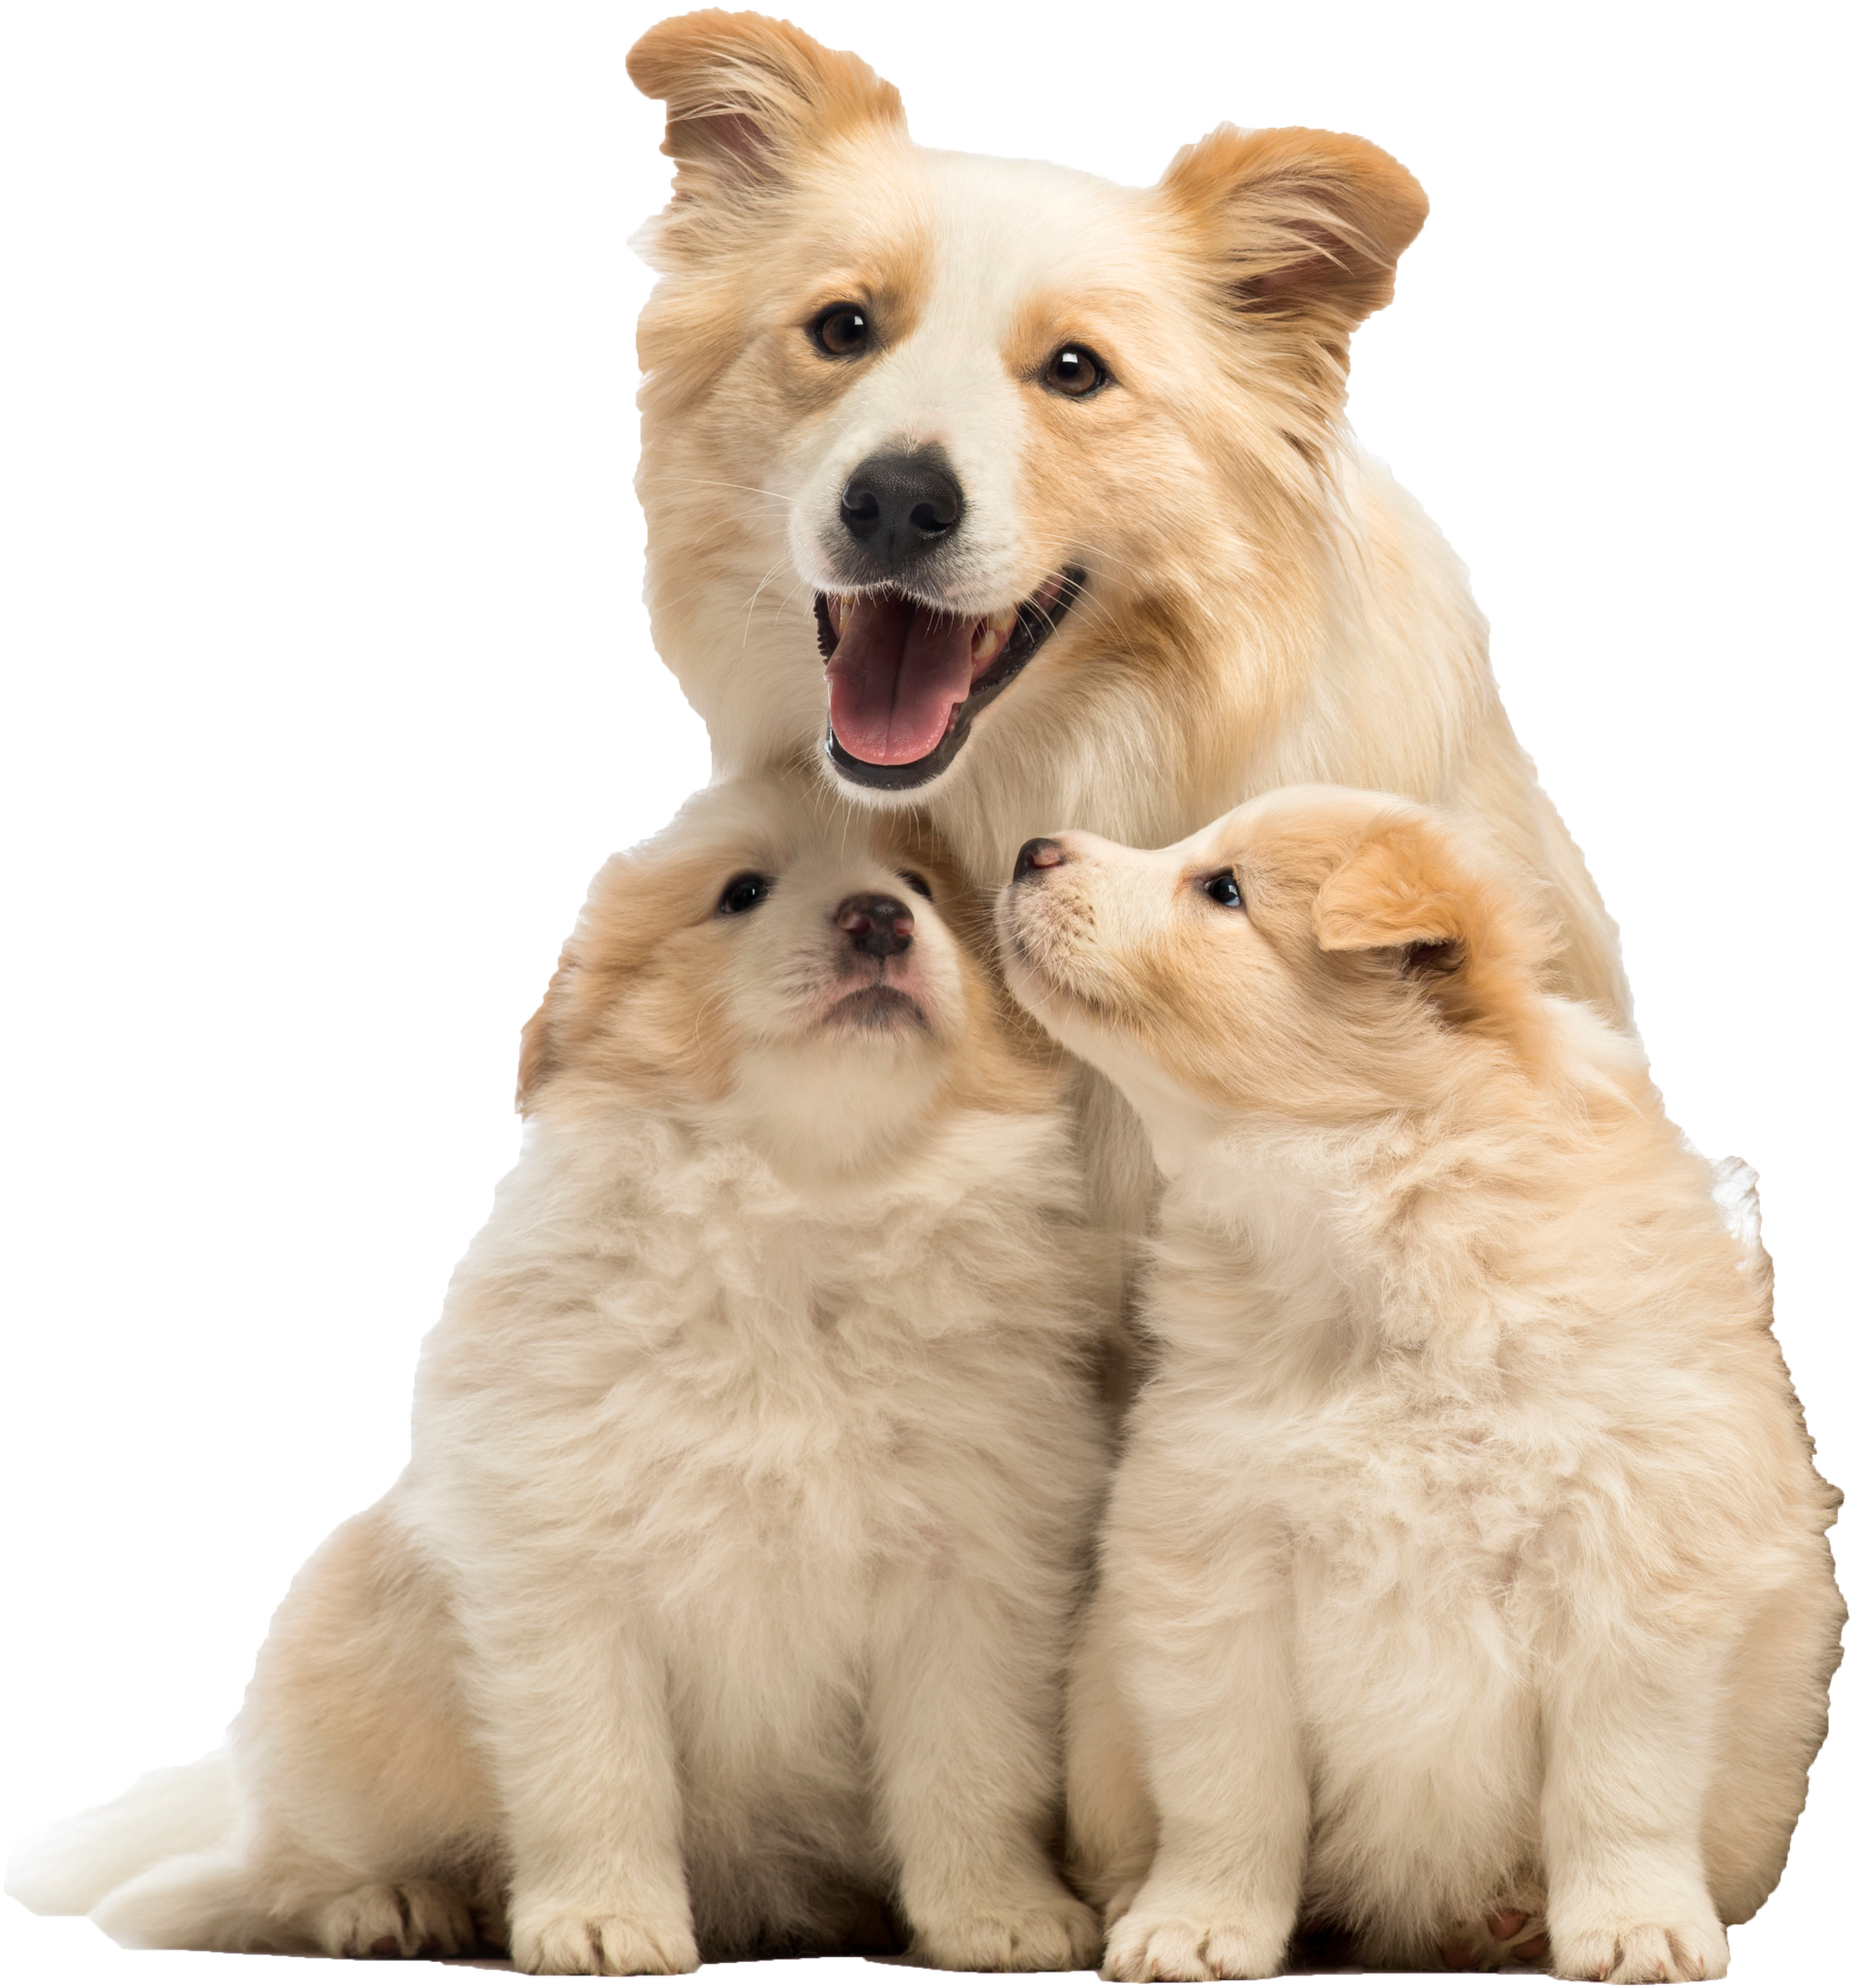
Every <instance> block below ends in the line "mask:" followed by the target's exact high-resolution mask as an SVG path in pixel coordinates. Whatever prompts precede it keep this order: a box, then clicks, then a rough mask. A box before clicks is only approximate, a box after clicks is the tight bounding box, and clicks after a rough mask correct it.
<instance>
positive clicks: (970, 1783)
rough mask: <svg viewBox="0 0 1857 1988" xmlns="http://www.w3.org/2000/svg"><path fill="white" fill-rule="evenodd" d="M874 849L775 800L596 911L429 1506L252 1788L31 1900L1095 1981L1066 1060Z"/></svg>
mask: <svg viewBox="0 0 1857 1988" xmlns="http://www.w3.org/2000/svg"><path fill="white" fill-rule="evenodd" d="M884 834H885V831H883V830H882V828H881V826H880V825H878V826H877V827H876V828H875V830H874V837H873V829H872V827H870V826H867V825H866V824H863V823H850V824H847V823H846V821H845V820H844V819H843V818H842V816H841V811H840V815H838V816H828V815H827V813H826V812H825V811H823V810H819V809H815V808H813V807H812V806H811V803H809V802H807V801H806V800H804V799H802V798H800V797H796V796H795V795H794V794H793V793H791V792H790V791H789V792H784V793H783V792H781V790H780V789H779V788H778V787H777V786H775V785H774V784H773V783H771V782H746V783H740V784H736V785H733V786H723V787H720V788H713V789H711V790H709V791H707V792H705V793H703V794H701V795H699V796H698V797H697V798H696V799H695V800H694V801H693V803H692V804H691V805H690V806H689V807H688V808H687V809H686V810H685V811H684V813H683V814H682V815H681V816H679V818H678V819H677V821H676V822H675V823H674V824H673V825H672V827H671V828H670V829H669V830H667V831H666V832H665V833H664V834H663V836H662V837H660V838H659V839H658V840H657V841H656V842H655V843H652V844H649V845H647V846H645V847H644V848H643V849H642V850H640V851H638V852H636V853H634V854H631V855H624V856H618V857H615V858H614V859H613V860H612V862H611V863H609V864H608V865H607V866H606V868H605V869H604V871H603V872H602V873H601V875H600V877H599V878H598V880H597V881H596V883H595V885H594V887H593V893H592V897H591V900H590V902H589V904H588V905H587V908H586V911H585V913H584V915H583V916H582V918H581V921H580V924H579V927H578V929H577V930H576V932H575V935H574V937H573V939H572V940H571V941H570V943H569V945H568V948H567V951H566V953H565V954H564V956H563V961H562V964H561V968H560V971H559V972H558V973H557V974H556V975H555V977H554V980H553V983H552V984H551V986H550V988H549V990H548V994H547V999H546V1001H545V1003H544V1005H543V1007H542V1009H541V1011H540V1013H539V1014H538V1015H537V1016H536V1017H535V1019H534V1020H533V1021H532V1022H531V1023H530V1024H529V1026H528V1029H527V1031H526V1032H525V1036H524V1042H523V1055H522V1097H523V1102H524V1106H525V1109H526V1112H527V1114H528V1118H529V1133H528V1139H527V1142H526V1144H525V1147H524V1150H523V1153H522V1157H521V1159H520V1161H519V1162H518V1164H517V1165H516V1170H515V1172H512V1173H511V1174H510V1176H509V1177H508V1179H506V1180H505V1181H504V1183H503V1185H502V1187H501V1188H500V1189H499V1191H498V1194H497V1198H496V1204H495V1209H494V1212H493V1213H492V1215H491V1217H490V1220H489V1222H488V1225H487V1226H486V1228H485V1230H484V1231H483V1232H482V1234H480V1235H479V1236H478V1238H477V1240H476V1242H475V1243H474V1244H473V1245H472V1247H471V1250H470V1253H469V1254H468V1255H467V1256H466V1258H465V1260H464V1261H463V1263H462V1265H461V1266H460V1268H459V1269H458V1271H457V1276H456V1278H455V1280H454V1282H453V1285H452V1290H451V1294H450V1297H449V1300H448V1302H447V1305H446V1309H445V1313H444V1316H443V1318H442V1320H440V1322H439V1324H438V1325H437V1327H436V1328H435V1330H434V1331H433V1332H432V1334H431V1336H430V1337H429V1339H428V1340H427V1346H426V1350H425V1354H424V1357H423V1359H422V1362H421V1366H420V1371H419V1379H418V1383H417V1390H416V1396H415V1406H414V1417H413V1446H412V1459H411V1463H410V1466H409V1468H408V1469H407V1471H406V1473H405V1475H404V1476H403V1477H402V1478H401V1480H400V1481H399V1483H398V1485H397V1486H396V1487H395V1488H394V1490H393V1491H392V1492H391V1493H390V1494H389V1495H388V1496H387V1498H385V1499H384V1500H383V1501H382V1502H381V1503H380V1504H378V1505H376V1506H375V1507H374V1508H373V1509H372V1510H370V1511H368V1512H366V1513H364V1514H363V1515H362V1516H361V1517H359V1518H357V1519H354V1520H352V1521H350V1522H349V1523H348V1524H347V1525H346V1526H344V1527H342V1528H340V1529H339V1531H338V1532H337V1533H336V1534H335V1535H334V1537H333V1538H331V1539H330V1541H329V1542H328V1543H327V1544H326V1545H325V1546H324V1547H323V1548H322V1549H321V1551H320V1552H319V1553H318V1554H317V1555H316V1556H315V1557H314V1558H312V1559H311V1560H310V1562H309V1565H308V1566H307V1567H306V1568H305V1569H304V1571H303V1573H302V1574H301V1575H300V1576H299V1577H298V1579H297V1581H296V1583H295V1585H294V1586H293V1587H292V1588H291V1591H290V1594H289V1596H288V1598H287V1599H286V1600H285V1602H284V1604H283V1606H282V1608H281V1609H280V1612H279V1614H278V1617H277V1618H276V1621H275V1624H274V1626H273V1629H272V1632H271V1636H270V1639H269V1641H268V1642H267V1643H266V1645H265V1647H264V1649H263V1651H262V1653H261V1654H260V1656H259V1659H258V1664H257V1669H256V1674H255V1676H254V1678H253V1681H252V1684H251V1691H250V1695H249V1697H248V1700H247V1703H246V1706H245V1709H244V1711H243V1713H242V1714H241V1716H240V1718H239V1720H238V1722H237V1724H236V1726H235V1728H234V1730H233V1734H232V1736H231V1739H230V1742H229V1747H228V1750H227V1753H226V1754H225V1755H223V1756H213V1757H210V1758H209V1760H208V1761H206V1762H203V1763H200V1764H198V1765H196V1766H194V1767H192V1768H184V1769H181V1770H179V1771H178V1773H177V1774H174V1775H169V1776H166V1777H161V1778H157V1779H155V1780H152V1781H150V1782H149V1783H145V1784H143V1787H142V1789H141V1790H140V1791H135V1792H132V1794H131V1795H128V1796H126V1797H124V1799H123V1800H122V1801H121V1802H119V1803H117V1804H115V1805H114V1807H113V1808H111V1809H105V1810H102V1811H98V1812H96V1813H94V1814H93V1815H92V1816H90V1817H86V1818H79V1819H78V1820H77V1822H76V1823H75V1824H72V1825H65V1826H64V1828H63V1829H62V1830H61V1831H59V1832H58V1833H57V1834H56V1835H55V1836H54V1837H53V1838H51V1839H49V1840H47V1841H46V1842H44V1844H42V1845H41V1846H40V1847H39V1849H38V1850H37V1851H36V1852H33V1853H30V1854H28V1855H27V1856H26V1857H25V1858H24V1859H23V1860H21V1862H20V1863H18V1864H16V1865H15V1872H14V1877H13V1882H14V1887H15V1891H16V1892H18V1893H19V1894H20V1895H22V1896H24V1897H25V1899H26V1900H27V1902H28V1903H30V1904H33V1905H36V1906H38V1907H39V1908H40V1909H41V1910H50V1911H60V1910H62V1911H83V1910H89V1909H93V1908H94V1909H95V1911H96V1915H97V1917H98V1918H99V1920H100V1921H101V1922H102V1923H103V1926H104V1927H105V1928H106V1929H107V1930H108V1931H109V1932H111V1933H112V1934H114V1935H115V1936H116V1937H117V1938H118V1939H120V1940H122V1941H124V1942H125V1943H129V1944H135V1945H156V1946H203V1947H231V1948H260V1949H281V1950H286V1951H288V1950H311V1951H315V1950H322V1951H327V1952H332V1953H348V1954H364V1955H365V1954H369V1953H382V1952H385V1953H398V1954H410V1953H418V1952H439V1953H450V1952H454V1951H457V1950H459V1949H463V1948H467V1947H469V1946H470V1945H471V1944H473V1943H474V1942H476V1941H478V1940H479V1939H480V1937H483V1938H485V1939H486V1940H487V1941H490V1942H494V1943H506V1944H507V1945H508V1947H509V1949H510V1951H511V1953H512V1954H513V1956H514V1958H515V1960H516V1965H517V1966H518V1967H519V1968H522V1969H525V1970H527V1971H529V1972H532V1973H610V1974H625V1973H674V1972H678V1971H681V1970H686V1969H690V1968H693V1967H695V1966H696V1965H697V1962H698V1958H699V1956H707V1957H711V1958H715V1957H717V1956H729V1955H743V1954H756V1953H765V1952H769V1951H782V1950H784V1951H794V1950H799V1951H805V1950H813V1951H817V1950H820V1949H824V1950H832V1949H834V1948H835V1947H836V1948H839V1949H840V1950H842V1949H844V1948H846V1947H849V1948H850V1949H851V1950H854V1951H855V1950H859V1949H860V1948H861V1947H862V1946H864V1945H866V1944H868V1943H872V1942H881V1941H883V1940H884V1938H885V1934H886V1931H888V1935H889V1942H890V1943H891V1944H892V1945H894V1944H895V1943H896V1931H895V1929H894V1928H895V1921H896V1920H897V1919H900V1921H901V1923H902V1926H903V1927H904V1928H906V1931H907V1934H908V1936H909V1937H910V1939H911V1942H912V1944H913V1948H914V1950H915V1951H917V1952H918V1953H919V1954H921V1955H922V1956H923V1957H925V1958H926V1959H928V1960H929V1961H930V1962H933V1963H935V1964H937V1965H940V1966H944V1967H952V1968H984V1969H996V1968H1018V1969H1030V1968H1040V1969H1048V1968H1066V1967H1070V1966H1072V1965H1075V1964H1077V1963H1080V1962H1089V1963H1092V1964H1093V1963H1094V1961H1095V1959H1096V1956H1097V1954H1098V1952H1099V1951H1100V1947H1101V1940H1100V1935H1099V1933H1098V1930H1097V1923H1096V1919H1095V1915H1094V1914H1093V1913H1092V1912H1091V1911H1090V1909H1089V1908H1088V1907H1087V1906H1085V1905H1083V1904H1081V1903H1080V1902H1079V1901H1078V1900H1077V1899H1076V1897H1074V1896H1073V1895H1072V1894H1071V1893H1070V1892H1069V1891H1068V1890H1067V1889H1066V1888H1065V1886H1064V1885H1063V1884H1062V1883H1061V1882H1060V1880H1059V1878H1058V1877H1057V1875H1056V1872H1055V1869H1054V1866H1053V1862H1052V1855H1051V1852H1052V1849H1053V1848H1054V1844H1053V1841H1052V1839H1053V1837H1054V1834H1055V1830H1054V1813H1055V1806H1056V1790H1057V1781H1058V1771H1057V1768H1058V1763H1057V1759H1056V1753H1057V1740H1056V1733H1057V1727H1058V1709H1059V1700H1060V1697H1061V1692H1062V1672H1063V1665H1064V1659H1065V1653H1066V1649H1067V1646H1068V1640H1069V1634H1070V1630H1071V1627H1072V1623H1073V1616H1074V1610H1075V1605H1076V1596H1077V1592H1078V1584H1079V1577H1080V1574H1081V1571H1082V1565H1083V1562H1084V1560H1085V1558H1086V1556H1087V1548H1088V1541H1089V1532H1090V1528H1091V1527H1092V1525H1093V1523H1094V1520H1095V1517H1096V1515H1097V1512H1098V1508H1099V1502H1100V1494H1101V1490H1102V1482H1103V1475H1104V1471H1105V1439H1104V1433H1103V1430H1102V1428H1101V1426H1100V1420H1099V1411H1098V1409H1097V1407H1096V1403H1095V1393H1094V1390H1093V1387H1092V1383H1091V1380H1090V1376H1089V1372H1088V1363H1089V1358H1090V1355H1091V1350H1092V1348H1093V1345H1094V1343H1095V1339H1096V1335H1097V1333H1098V1331H1099V1329H1100V1325H1101V1320H1099V1318H1098V1317H1097V1316H1096V1314H1095V1310H1094V1303H1095V1300H1094V1297H1093V1294H1092V1293H1093V1289H1094V1273H1093V1268H1092V1263H1093V1257H1092V1245H1091V1243H1090V1241H1089V1238H1088V1236H1087V1234H1086V1233H1085V1232H1084V1231H1082V1230H1081V1228H1080V1226H1079V1223H1078V1219H1077V1213H1076V1197H1077V1183H1076V1167H1075V1162H1074V1158H1073V1155H1072V1152H1071V1150H1070V1143H1069V1141H1070V1134H1069V1131H1068V1120H1067V1118H1066V1116H1065V1114H1064V1113H1063V1111H1062V1108H1061V1099H1060V1097H1059V1096H1058V1094H1057V1089H1056V1085H1057V1082H1058V1080H1057V1079H1056V1077H1054V1075H1053V1074H1052V1071H1051V1068H1050V1061H1049V1052H1048V1050H1044V1051H1040V1050H1039V1049H1037V1048H1034V1047H1032V1046H1031V1044H1030V1036H1031V1032H1030V1031H1029V1030H1024V1031H1023V1033H1022V1034H1017V1033H1015V1029H1014V1025H1013V1024H1011V1023H1009V1022H1008V1021H1006V1020H1004V1019H1003V1015H1004V1014H1007V1013H1010V1010H1009V1009H1006V1008H1005V1007H1004V1005H1003V1004H1001V1005H996V1002H995V997H994V996H993V994H991V992H990V991H989V988H988V985H987V981H986V979H985V978H984V977H983V975H982V974H981V973H980V972H979V971H978V970H977V968H976V966H975V965H974V964H973V961H972V959H971V958H970V957H969V956H968V955H967V953H966V952H965V951H964V950H963V948H962V946H961V945H960V944H958V942H957V940H956V937H955V935H954V933H953V931H952V930H951V926H950V924H949V923H947V922H944V917H943V915H942V910H941V909H940V908H938V905H937V903H936V900H937V898H942V897H943V896H944V885H943V884H942V883H941V882H940V881H938V880H934V879H936V875H937V873H935V872H934V871H932V870H931V869H929V867H927V866H926V865H925V864H924V863H923V862H922V861H921V859H920V858H919V857H917V858H911V857H909V856H906V855H905V854H904V853H902V850H901V846H900V845H899V844H896V843H886V842H885V841H884V840H883V836H884ZM1019 1027H1020V1028H1021V1029H1022V1027H1023V1024H1019ZM169 1852H173V1853H181V1854H171V1855H170V1854H165V1853H169Z"/></svg>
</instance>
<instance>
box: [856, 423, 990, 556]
mask: <svg viewBox="0 0 1857 1988" xmlns="http://www.w3.org/2000/svg"><path fill="white" fill-rule="evenodd" d="M965 509H966V503H965V500H964V499H963V498H962V496H961V493H960V484H959V482H958V480H957V478H956V476H955V467H954V464H953V463H952V462H950V461H949V460H948V459H947V457H946V456H944V455H943V454H942V453H941V451H940V450H939V449H921V450H918V451H916V452H915V453H914V454H913V455H908V456H867V457H866V458H865V460H863V461H862V462H860V463H859V464H858V466H857V468H855V469H854V470H853V471H852V472H851V480H850V481H849V482H848V483H847V484H846V485H845V487H844V492H843V494H842V495H841V496H840V498H839V519H840V522H841V523H842V524H843V526H844V528H845V530H846V531H848V532H849V533H850V534H851V536H852V537H853V538H854V539H856V540H857V542H858V544H859V545H860V546H862V547H863V548H864V550H865V553H866V555H867V556H868V557H869V559H870V562H871V564H872V565H873V566H874V567H876V568H878V569H880V570H881V571H882V572H884V573H898V572H900V571H901V570H902V569H903V568H904V567H905V566H908V565H910V564H912V563H913V562H914V561H915V560H918V559H920V558H922V557H924V556H925V555H926V554H928V553H929V552H932V551H933V550H934V549H935V548H936V547H937V546H939V545H940V544H941V543H942V541H943V540H944V539H946V538H949V537H950V536H951V535H952V534H953V532H954V529H955V527H956V526H957V525H958V523H959V522H960V517H961V513H962V512H963V511H964V510H965Z"/></svg>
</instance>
